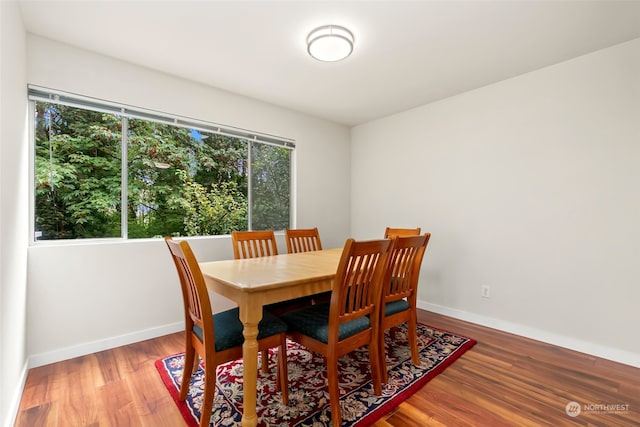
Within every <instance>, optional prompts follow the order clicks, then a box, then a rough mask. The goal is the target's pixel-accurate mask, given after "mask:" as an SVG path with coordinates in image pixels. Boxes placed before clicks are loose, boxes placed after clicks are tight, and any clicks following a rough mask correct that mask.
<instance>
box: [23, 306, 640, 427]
mask: <svg viewBox="0 0 640 427" xmlns="http://www.w3.org/2000/svg"><path fill="white" fill-rule="evenodd" d="M419 320H420V321H422V322H424V323H427V324H430V325H432V326H435V327H438V328H442V329H446V330H449V331H451V332H455V333H459V334H461V335H465V336H467V337H470V338H473V339H475V340H477V341H478V344H476V346H475V347H473V348H472V349H471V350H469V351H468V352H467V353H466V354H465V355H463V356H462V357H461V358H460V359H458V360H457V361H456V362H455V363H454V364H453V365H451V366H450V367H448V368H447V369H446V370H445V371H444V372H443V373H442V374H440V375H438V376H437V377H436V378H434V379H433V380H432V381H430V382H429V383H428V384H427V385H426V386H425V387H423V388H422V389H421V390H420V391H418V392H417V393H415V394H414V395H413V396H411V397H410V398H409V399H407V400H406V401H405V402H403V403H402V404H401V405H400V406H399V407H398V408H396V410H395V411H393V412H392V413H391V414H389V415H388V416H386V417H385V418H384V419H382V420H380V421H378V422H377V423H376V424H375V426H377V427H384V426H416V427H418V426H420V427H424V426H492V427H493V426H539V425H552V426H565V425H567V426H568V425H572V426H575V425H578V426H579V425H584V426H621V427H622V426H639V425H640V369H638V368H633V367H631V366H627V365H622V364H618V363H614V362H610V361H607V360H603V359H599V358H597V357H593V356H589V355H586V354H582V353H577V352H574V351H571V350H566V349H563V348H560V347H555V346H552V345H549V344H545V343H541V342H537V341H533V340H529V339H526V338H522V337H518V336H515V335H510V334H507V333H503V332H500V331H496V330H493V329H489V328H485V327H482V326H478V325H474V324H471V323H466V322H462V321H459V320H456V319H452V318H448V317H445V316H441V315H437V314H434V313H429V312H425V311H421V312H420V313H419ZM182 346H183V339H182V334H181V333H177V334H171V335H167V336H164V337H160V338H156V339H153V340H148V341H144V342H140V343H136V344H132V345H128V346H125V347H120V348H116V349H112V350H107V351H103V352H99V353H95V354H91V355H88V356H83V357H79V358H76V359H72V360H67V361H63V362H59V363H55V364H51V365H47V366H42V367H38V368H35V369H32V370H31V371H29V375H28V377H27V382H26V386H25V390H24V394H23V397H22V401H21V405H20V409H19V414H18V418H17V421H16V426H18V427H40V426H60V427H62V426H65V427H66V426H96V427H97V426H101V427H102V426H117V427H122V426H153V427H156V426H184V425H185V423H184V420H183V418H182V416H181V415H180V414H179V412H178V410H177V409H176V407H175V405H174V403H173V401H172V399H171V397H170V396H169V393H168V392H167V391H166V389H165V387H164V385H163V384H162V381H161V380H160V377H159V375H158V373H157V371H156V368H155V366H154V362H155V360H157V359H159V358H160V357H163V356H166V355H170V354H174V353H178V352H180V351H182ZM571 401H575V402H578V403H579V404H580V407H581V409H582V411H581V413H580V414H579V415H578V416H576V417H569V416H568V415H567V413H566V409H565V408H566V405H567V404H568V403H569V402H571ZM585 405H586V407H585ZM597 405H610V406H608V407H605V406H597ZM611 405H618V406H617V409H618V411H617V412H616V411H615V410H614V409H615V408H613V407H612V406H611Z"/></svg>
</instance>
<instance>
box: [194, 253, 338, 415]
mask: <svg viewBox="0 0 640 427" xmlns="http://www.w3.org/2000/svg"><path fill="white" fill-rule="evenodd" d="M341 255H342V248H337V249H326V250H321V251H312V252H302V253H293V254H282V255H274V256H266V257H259V258H249V259H233V260H221V261H210V262H201V263H199V264H200V269H201V270H202V274H203V275H204V279H205V282H206V285H207V289H208V290H209V291H211V292H214V293H217V294H220V295H222V296H224V297H226V298H228V299H230V300H232V301H234V302H235V303H236V304H237V305H238V307H239V311H240V320H241V321H242V324H243V326H244V329H243V335H244V343H243V345H242V362H243V368H244V369H243V387H244V393H243V407H244V410H243V414H242V425H243V426H250V427H255V426H256V425H257V424H258V416H257V414H256V401H257V378H258V341H257V336H258V323H259V322H260V319H261V318H262V308H263V307H264V306H265V305H267V304H272V303H276V302H281V301H287V300H290V299H295V298H298V297H303V296H309V295H313V294H317V293H321V292H325V291H329V290H331V286H332V282H333V279H334V278H335V275H336V271H337V268H338V264H339V262H340V257H341Z"/></svg>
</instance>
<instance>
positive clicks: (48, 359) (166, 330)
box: [29, 322, 184, 368]
mask: <svg viewBox="0 0 640 427" xmlns="http://www.w3.org/2000/svg"><path fill="white" fill-rule="evenodd" d="M182 330H184V322H177V323H171V324H168V325H163V326H158V327H155V328H149V329H144V330H141V331H136V332H132V333H129V334H124V335H118V336H115V337H110V338H106V339H103V340H99V341H91V342H87V343H82V344H78V345H74V346H71V347H65V348H61V349H58V350H54V351H48V352H46V353H40V354H34V355H31V356H29V368H35V367H38V366H43V365H48V364H49V363H55V362H60V361H62V360H67V359H73V358H74V357H79V356H84V355H87V354H91V353H96V352H98V351H103V350H109V349H112V348H116V347H120V346H123V345H128V344H133V343H135V342H139V341H144V340H148V339H151V338H157V337H160V336H162V335H168V334H172V333H174V332H180V331H182Z"/></svg>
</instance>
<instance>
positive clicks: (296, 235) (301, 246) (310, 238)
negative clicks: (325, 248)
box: [284, 228, 322, 254]
mask: <svg viewBox="0 0 640 427" xmlns="http://www.w3.org/2000/svg"><path fill="white" fill-rule="evenodd" d="M284 236H285V240H286V242H287V251H288V252H289V253H290V254H293V253H299V252H310V251H321V250H322V242H321V241H320V233H319V232H318V228H299V229H285V230H284Z"/></svg>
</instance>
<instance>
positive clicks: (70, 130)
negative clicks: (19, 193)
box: [34, 101, 291, 240]
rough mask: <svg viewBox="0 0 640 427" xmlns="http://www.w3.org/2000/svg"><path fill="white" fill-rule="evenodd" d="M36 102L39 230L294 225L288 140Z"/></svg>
mask: <svg viewBox="0 0 640 427" xmlns="http://www.w3.org/2000/svg"><path fill="white" fill-rule="evenodd" d="M34 106H35V209H34V211H35V232H36V239H37V240H60V239H86V238H105V237H127V238H149V237H161V236H166V235H173V236H196V235H218V234H229V233H230V232H231V231H232V230H246V229H248V228H249V224H248V221H249V218H251V219H252V221H251V222H252V224H251V229H267V228H273V229H283V228H285V227H287V226H288V225H289V216H290V214H289V212H290V188H291V186H290V178H291V177H290V164H291V150H290V149H288V148H285V147H281V146H274V145H268V144H263V143H259V142H254V141H251V142H249V141H247V140H245V139H242V138H237V137H232V136H226V135H222V134H219V133H214V132H209V131H204V130H201V129H196V128H190V127H183V126H174V125H170V124H166V123H159V122H155V121H151V120H145V119H140V118H130V117H127V116H126V115H123V116H119V115H116V114H111V113H102V112H97V111H93V110H89V109H84V108H77V107H71V106H67V105H62V104H56V103H48V102H42V101H35V102H34ZM123 129H124V131H123ZM123 144H125V147H126V150H122V146H123ZM249 151H251V156H250V155H249ZM123 152H126V156H127V159H126V161H125V162H124V163H123V162H122V153H123ZM249 159H251V161H250V160H249ZM123 171H124V172H123ZM123 177H126V180H123ZM249 177H251V185H249ZM123 189H126V192H125V197H124V198H123V197H122V196H123ZM249 191H251V194H250V195H249ZM123 200H124V202H123ZM249 200H251V202H250V206H249ZM123 205H124V206H125V207H126V208H125V212H124V215H123V212H122V206H123ZM123 217H124V218H126V227H123V224H122V218H123ZM125 233H126V234H125Z"/></svg>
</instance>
